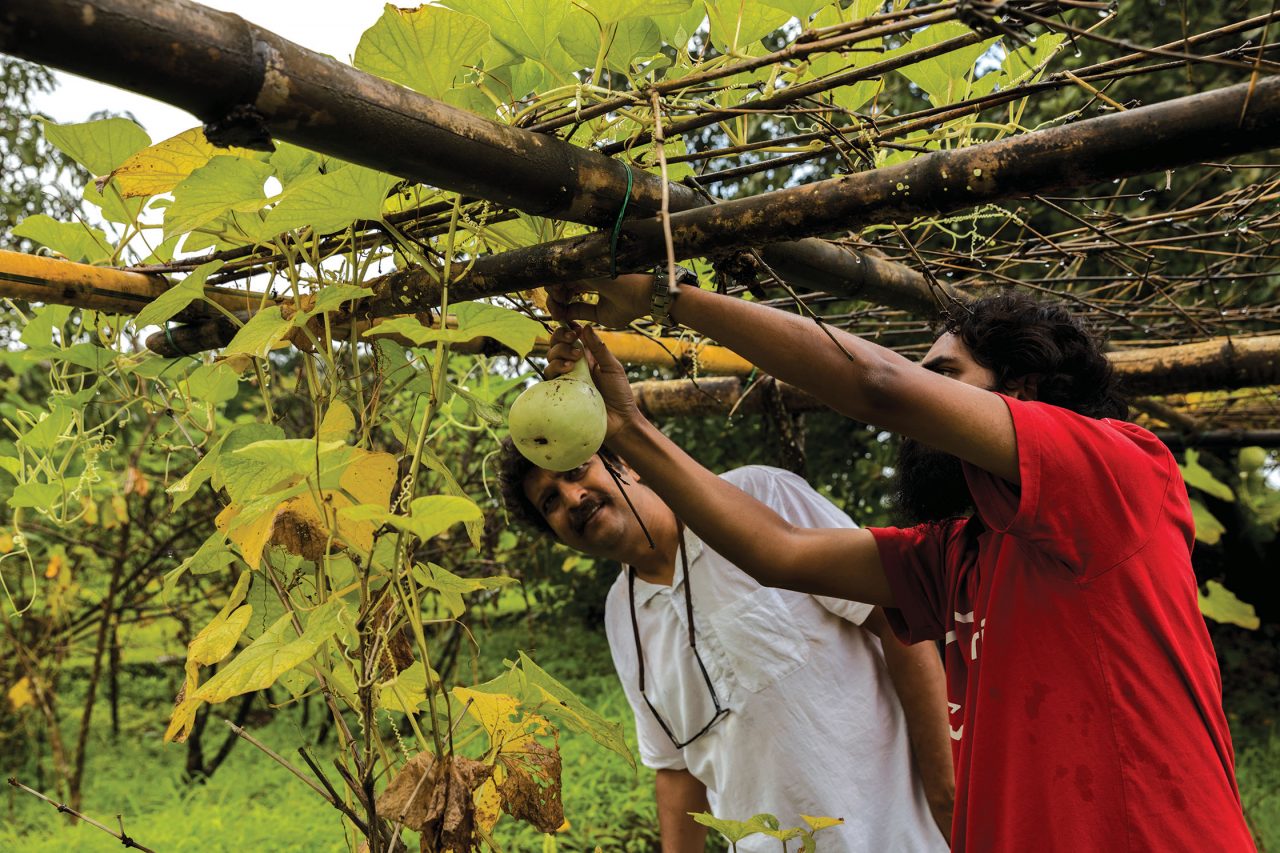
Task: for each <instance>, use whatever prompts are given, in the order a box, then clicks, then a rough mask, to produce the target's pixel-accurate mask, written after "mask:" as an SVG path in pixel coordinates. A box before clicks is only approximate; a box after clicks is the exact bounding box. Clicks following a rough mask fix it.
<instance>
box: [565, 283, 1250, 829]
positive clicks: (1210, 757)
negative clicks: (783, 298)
mask: <svg viewBox="0 0 1280 853" xmlns="http://www.w3.org/2000/svg"><path fill="white" fill-rule="evenodd" d="M669 286H670V287H671V288H673V294H674V303H672V302H671V301H670V300H669V299H668V298H667V297H666V296H665V294H664V293H663V292H662V291H663V288H655V287H654V284H653V279H652V277H650V276H639V275H637V276H623V277H621V278H619V279H615V280H612V281H607V282H606V281H599V280H597V281H590V282H578V283H575V284H573V285H561V286H557V287H552V288H550V289H549V293H550V300H549V305H550V307H551V309H552V311H553V313H554V314H556V315H557V316H559V317H561V318H563V319H585V320H591V321H594V322H600V323H603V324H605V325H610V326H623V325H626V324H627V323H628V322H630V321H631V320H632V319H634V318H635V317H637V316H640V315H642V314H644V313H646V312H647V311H649V309H650V304H651V293H652V292H655V291H656V293H657V295H658V297H659V298H657V299H653V301H652V305H653V309H654V313H656V314H659V315H661V314H663V313H667V312H669V313H670V316H671V317H673V318H675V319H678V320H679V322H681V323H683V324H684V325H686V326H689V327H691V328H693V329H696V330H697V331H699V332H701V333H703V334H704V335H706V336H708V337H710V338H713V339H715V340H717V341H719V342H720V343H722V344H724V345H726V346H728V347H730V348H731V349H733V350H735V351H736V352H738V353H739V354H741V355H743V356H744V357H746V358H747V359H748V360H750V361H751V362H752V363H754V364H756V365H759V366H760V368H761V369H763V370H765V371H766V372H768V373H770V374H772V375H773V376H775V377H777V378H778V379H781V380H783V381H785V382H788V383H790V384H793V385H796V386H799V387H801V388H803V389H805V390H806V391H808V392H810V393H811V394H813V395H815V396H816V397H818V398H819V399H820V400H822V401H823V402H824V403H826V404H827V405H829V406H830V407H831V408H833V409H835V410H837V411H839V412H841V413H843V414H845V415H848V416H849V417H851V418H854V419H856V420H859V421H864V422H867V423H872V424H875V425H877V426H879V427H882V428H884V429H887V430H890V431H892V432H897V433H899V434H901V435H903V436H904V437H905V438H904V441H903V455H902V458H901V460H900V470H899V472H898V479H899V494H898V503H899V505H900V506H901V507H902V508H903V509H904V510H906V511H908V512H910V513H912V514H914V516H915V519H914V520H915V521H919V522H921V523H919V524H917V525H916V526H913V527H909V528H905V529H899V528H882V529H869V530H856V529H854V530H850V529H842V530H814V529H804V528H797V527H794V526H792V525H790V524H788V523H787V522H785V521H784V520H782V519H781V518H780V517H779V516H778V515H777V514H776V513H774V512H773V511H772V510H770V509H769V508H768V507H765V506H764V505H763V504H760V503H759V502H758V501H755V500H754V499H753V498H751V497H750V496H748V495H746V494H745V493H743V492H741V491H739V490H738V489H736V488H735V487H734V486H732V485H731V484H729V483H727V482H725V481H724V480H722V479H720V478H718V477H716V476H715V475H714V474H712V473H711V472H709V471H707V470H706V469H704V468H702V467H701V466H699V465H698V464H697V463H696V462H694V461H693V460H692V459H691V458H689V457H688V455H687V454H685V453H684V452H683V451H681V450H680V449H679V448H678V447H676V446H675V445H674V444H673V443H672V442H671V441H670V440H669V439H667V438H666V437H665V436H664V435H663V434H662V433H661V432H660V431H658V430H657V429H656V428H655V427H654V426H653V425H652V424H650V423H649V422H648V421H647V420H645V419H644V418H643V416H641V415H640V414H639V412H638V410H637V409H636V406H635V402H634V400H633V399H632V396H631V391H630V385H629V384H628V383H627V379H626V375H625V373H624V372H623V370H622V366H621V365H620V364H619V363H618V361H617V360H616V359H615V358H614V357H613V356H612V354H610V353H609V352H608V350H607V349H605V347H604V346H603V345H602V344H601V343H600V340H599V338H598V337H596V335H595V334H594V332H593V331H592V330H591V329H590V328H589V327H587V328H584V329H581V330H576V329H575V330H562V331H560V332H558V333H557V336H556V344H555V345H554V346H553V347H552V350H551V352H550V353H549V354H548V355H549V359H550V362H549V373H551V374H553V375H554V374H559V373H563V372H565V371H567V370H568V369H569V368H570V367H571V366H572V363H573V362H574V361H576V360H577V358H579V357H581V356H580V353H579V351H578V350H575V348H574V346H573V341H574V339H575V338H579V337H580V338H581V340H582V341H583V342H584V343H585V344H586V347H587V350H588V352H589V354H590V356H589V357H590V359H591V361H592V362H593V368H592V375H593V378H594V379H595V382H596V385H597V386H598V387H599V388H600V390H601V392H602V394H603V396H604V398H605V402H606V404H607V406H608V412H609V438H608V442H609V445H610V447H612V448H613V449H614V450H616V451H617V452H619V453H621V454H622V455H623V456H624V457H625V458H626V459H627V460H628V461H630V463H631V464H632V467H633V468H635V470H636V471H637V472H638V473H639V474H640V475H641V477H643V478H644V480H645V481H646V482H647V483H648V485H649V487H650V488H651V489H653V490H654V491H655V492H657V493H658V494H659V495H660V496H661V497H662V498H663V499H664V500H665V501H666V502H667V504H668V505H670V506H671V507H672V509H674V510H675V512H676V515H677V516H678V517H679V518H681V519H682V520H683V521H684V522H685V524H687V525H688V527H689V528H690V529H691V530H693V531H694V532H695V533H697V534H698V536H700V537H701V538H702V539H703V540H704V541H705V542H707V543H708V544H709V545H711V547H712V548H714V549H715V550H716V551H718V552H720V553H722V554H724V555H725V556H726V557H727V558H729V559H730V560H731V561H732V562H733V563H735V564H736V565H738V566H739V567H740V568H742V569H743V570H744V571H746V572H747V573H749V574H751V575H753V576H754V577H755V578H756V579H757V580H759V581H760V582H762V583H765V584H769V585H772V586H780V587H787V588H791V589H796V590H801V591H804V592H810V593H814V594H818V595H831V596H843V597H845V598H850V599H854V600H858V601H865V602H868V603H871V604H879V605H883V606H884V607H886V609H887V611H886V612H887V613H888V614H889V617H890V620H891V622H892V623H893V625H894V628H895V630H896V631H897V632H898V633H899V635H900V636H901V637H902V638H903V639H904V640H907V641H911V642H916V641H922V640H935V641H941V642H943V643H944V649H945V659H946V670H947V681H948V694H949V695H948V698H949V708H950V719H951V737H952V745H953V751H954V755H955V759H956V804H955V818H954V824H953V828H952V844H953V849H955V850H974V851H995V850H999V851H1026V850H1037V851H1038V850H1073V851H1075V850H1106V851H1147V850H1197V851H1198V850H1206V849H1212V850H1215V851H1218V850H1221V851H1236V850H1252V849H1253V842H1252V840H1251V839H1250V836H1249V832H1248V829H1247V827H1246V825H1245V822H1244V816H1243V814H1242V812H1241V807H1240V798H1239V793H1238V791H1237V789H1236V784H1235V775H1234V766H1233V765H1234V762H1233V756H1232V749H1231V738H1230V734H1229V731H1228V729H1227V723H1226V719H1225V716H1224V714H1223V711H1222V704H1221V702H1222V689H1221V680H1220V676H1219V673H1218V668H1217V663H1216V660H1215V658H1214V654H1213V648H1212V646H1211V644H1210V641H1209V636H1208V632H1207V630H1206V628H1205V624H1204V620H1203V618H1202V617H1201V616H1200V612H1199V607H1198V604H1197V597H1196V581H1195V576H1194V574H1193V572H1192V569H1191V546H1192V541H1193V539H1194V528H1193V524H1192V520H1191V512H1190V508H1189V504H1188V499H1187V493H1186V489H1185V487H1184V486H1183V483H1182V480H1181V477H1180V476H1179V473H1178V470H1177V466H1176V465H1175V463H1174V460H1173V457H1172V456H1171V455H1170V453H1169V451H1168V450H1167V449H1166V448H1165V447H1164V445H1162V444H1161V443H1160V442H1159V441H1158V440H1157V439H1156V438H1155V436H1153V435H1152V434H1151V433H1149V432H1147V431H1146V430H1144V429H1142V428H1140V427H1138V426H1135V425H1133V424H1130V423H1126V422H1124V421H1123V420H1119V418H1123V417H1124V415H1125V414H1126V412H1127V407H1126V406H1125V404H1124V403H1123V401H1122V399H1121V398H1120V396H1119V395H1118V393H1117V392H1116V381H1115V378H1114V376H1113V375H1112V372H1111V368H1110V365H1109V362H1108V361H1107V359H1106V358H1105V356H1104V355H1103V353H1102V351H1101V348H1100V346H1099V345H1098V343H1097V341H1095V340H1094V339H1093V337H1092V336H1091V335H1090V334H1089V333H1088V332H1087V331H1086V330H1085V329H1084V328H1083V326H1082V325H1081V324H1080V323H1079V322H1078V321H1076V320H1075V319H1074V318H1072V317H1071V316H1070V314H1069V313H1068V312H1066V311H1065V310H1064V309H1062V308H1059V307H1055V306H1050V305H1045V304H1040V303H1037V302H1035V301H1034V300H1032V299H1030V298H1028V297H1025V296H1023V295H1020V294H1004V295H1000V296H994V297H988V298H986V299H982V300H978V301H976V302H973V303H969V304H968V305H966V306H962V307H960V308H957V309H956V310H955V312H954V314H953V316H952V318H951V319H950V321H949V322H948V326H947V330H946V332H945V333H944V334H943V335H942V336H940V337H939V338H938V340H937V341H936V342H935V343H934V346H933V347H932V348H931V349H930V351H929V353H928V355H926V357H925V360H924V362H923V363H922V364H921V365H916V364H913V363H911V362H909V361H907V360H906V359H904V358H902V357H901V356H899V355H897V354H895V353H893V352H892V351H890V350H887V349H885V348H883V347H880V346H878V345H876V344H873V343H871V342H870V341H866V340H863V339H861V338H858V337H855V336H853V335H849V334H847V333H844V332H841V331H839V330H835V329H830V328H826V329H824V328H820V327H819V326H818V325H817V324H815V323H813V322H812V321H810V320H807V319H805V318H803V317H800V316H797V315H792V314H787V313H785V312H782V311H777V310H774V309H770V308H766V307H763V306H760V305H756V304H753V303H749V302H746V301H743V300H739V299H733V298H730V297H724V296H720V295H718V294H715V293H712V292H709V291H704V290H700V289H697V288H695V287H688V286H686V287H678V286H677V285H674V284H672V285H669ZM584 291H594V292H597V293H598V294H599V301H598V303H597V304H588V303H582V302H576V301H573V299H572V297H573V296H574V295H575V294H577V293H580V292H584ZM657 319H659V320H663V319H666V318H665V317H662V316H658V317H657ZM957 380H958V381H957ZM832 566H843V567H845V568H844V570H842V571H839V572H832V571H831V567H832Z"/></svg>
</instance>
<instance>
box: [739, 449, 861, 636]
mask: <svg viewBox="0 0 1280 853" xmlns="http://www.w3.org/2000/svg"><path fill="white" fill-rule="evenodd" d="M724 479H726V480H728V481H729V482H730V483H733V484H734V485H735V486H737V487H738V488H739V489H742V490H743V491H744V492H746V493H747V494H749V495H751V496H752V497H753V498H755V499H756V500H758V501H760V502H761V503H763V504H765V505H766V506H768V507H769V508H770V509H772V510H773V511H774V512H776V513H777V514H778V515H780V516H782V517H783V518H785V519H786V520H787V521H788V522H790V523H791V524H794V525H796V526H797V527H814V528H824V527H825V528H835V527H857V526H858V525H857V523H856V522H854V520H853V519H852V518H850V517H849V516H848V515H846V514H845V513H843V512H842V511H841V510H840V508H839V507H837V506H836V505H835V504H833V503H831V501H829V500H827V499H826V498H824V497H823V496H822V495H820V494H818V492H817V491H816V490H815V489H814V488H813V486H810V485H809V484H808V483H807V482H805V480H804V478H803V477H800V476H799V475H797V474H793V473H792V472H790V471H784V470H782V469H781V468H770V467H769V466H767V465H748V466H746V467H743V468H737V469H735V470H733V471H729V472H728V473H726V474H724ZM837 568H838V567H836V566H833V567H832V570H833V571H835V570H836V569H837ZM813 599H814V600H815V601H817V602H818V603H819V604H821V605H822V606H823V607H824V608H826V609H827V610H829V611H830V612H832V613H834V614H835V615H836V616H839V617H840V618H841V619H846V620H848V621H850V622H852V623H853V624H855V625H861V624H862V623H863V622H865V621H866V619H867V617H868V616H870V615H871V611H872V610H873V609H875V608H873V607H872V605H870V604H866V603H864V602H861V601H850V600H849V599H846V598H831V597H828V596H825V595H815V596H813Z"/></svg>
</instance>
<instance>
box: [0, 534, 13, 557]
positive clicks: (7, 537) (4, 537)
mask: <svg viewBox="0 0 1280 853" xmlns="http://www.w3.org/2000/svg"><path fill="white" fill-rule="evenodd" d="M12 550H13V534H11V533H0V554H8V553H9V552H11V551H12Z"/></svg>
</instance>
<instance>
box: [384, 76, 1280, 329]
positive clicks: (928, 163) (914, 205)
mask: <svg viewBox="0 0 1280 853" xmlns="http://www.w3.org/2000/svg"><path fill="white" fill-rule="evenodd" d="M1277 145H1280V77H1265V78H1261V79H1259V80H1258V81H1257V83H1256V85H1254V84H1252V83H1241V84H1238V85H1235V86H1230V87H1227V88H1223V89H1218V90H1215V91H1211V92H1204V93H1201V94H1197V95H1189V96H1187V97H1182V98H1176V99H1174V100H1170V101H1164V102H1162V103H1158V104H1152V105H1150V106H1146V107H1140V108H1137V109H1132V110H1127V111H1125V112H1121V113H1115V114H1112V115H1108V116H1102V117H1099V118H1092V119H1088V120H1086V121H1080V122H1076V123H1074V124H1069V125H1064V126H1061V127H1055V128H1051V129H1048V130H1040V131H1035V132H1032V133H1025V134H1021V135H1019V136H1014V137H1011V138H1009V139H1004V140H1000V141H998V142H987V143H983V144H980V145H973V146H970V147H968V148H961V149H957V150H954V151H936V152H933V153H931V154H926V155H923V156H920V157H916V158H915V159H913V160H910V161H907V162H906V163H903V164H900V165H897V166H891V167H888V168H883V169H876V170H874V171H869V172H860V173H858V174H854V175H842V176H840V177H837V178H831V179H829V180H825V181H819V182H816V183H812V184H806V185H802V186H798V187H791V188H788V189H782V190H776V191H774V192H769V193H763V194H761V195H756V196H750V197H747V198H741V199H735V200H734V201H728V202H725V203H723V204H719V205H716V206H714V207H704V208H698V209H694V210H686V211H683V212H680V213H673V214H672V216H671V218H670V221H671V229H672V232H673V237H674V242H675V251H676V254H677V256H678V257H681V258H688V257H695V256H701V255H707V254H711V253H714V252H717V251H720V250H725V249H730V248H733V247H735V246H743V245H759V244H768V243H777V242H779V241H785V240H790V239H792V238H795V237H798V236H801V235H811V234H821V233H824V232H828V231H832V230H836V229H839V230H857V229H859V228H862V227H864V226H867V225H871V224H886V223H906V222H910V221H912V220H914V219H917V218H919V217H922V216H937V215H941V214H946V213H950V212H953V211H957V210H962V209H967V208H971V207H975V206H977V205H981V204H988V203H993V202H1001V201H1006V200H1008V199H1013V198H1022V197H1026V196H1031V195H1037V194H1041V193H1045V192H1050V191H1053V190H1060V189H1068V188H1077V187H1085V186H1090V185H1093V184H1097V183H1103V182H1107V181H1113V180H1117V179H1120V178H1126V177H1131V176H1133V175H1140V174H1145V173H1149V172H1159V171H1165V170H1167V169H1174V168H1178V167H1180V166H1185V165H1188V164H1192V163H1199V162H1202V161H1205V160H1212V159H1215V158H1224V157H1231V156H1235V155H1237V154H1244V153H1248V152H1252V151H1261V150H1266V149H1269V148H1273V147H1275V146H1277ZM665 251H666V246H665V240H664V237H663V230H662V222H661V221H660V219H659V218H658V217H652V218H648V219H643V220H636V221H631V222H628V223H625V224H624V225H623V226H622V229H621V236H620V239H619V242H618V252H617V261H618V267H619V269H625V270H635V269H641V268H644V267H645V266H646V265H648V264H650V263H653V262H654V261H655V260H657V259H658V258H661V257H663V256H664V253H665ZM864 262H865V259H864ZM609 266H610V251H609V238H608V235H604V234H600V233H596V234H587V235H583V236H580V237H573V238H570V239H567V240H559V241H556V242H553V243H543V244H541V245H538V246H530V247H528V248H523V249H516V250H513V251H510V252H504V253H502V254H498V255H489V256H486V257H483V258H479V259H478V260H477V261H476V263H475V264H474V266H473V267H472V268H471V270H470V272H469V273H468V274H467V275H465V276H463V277H462V278H461V279H459V280H458V281H457V282H455V283H453V284H452V285H450V295H451V297H452V298H462V299H475V298H479V297H481V296H485V295H494V294H496V293H500V292H511V291H515V290H525V289H528V288H530V287H535V286H537V285H540V284H546V283H548V282H555V281H570V280H574V279H579V278H587V277H592V276H599V275H603V274H605V273H606V272H607V271H608V269H609ZM376 289H382V290H386V291H387V292H388V298H389V299H390V300H391V304H396V303H397V302H398V304H402V305H431V304H434V303H435V302H436V301H438V289H439V288H438V285H437V284H436V283H435V281H434V278H433V277H432V276H431V275H430V274H428V273H425V272H421V271H404V272H402V273H399V274H396V275H393V276H389V277H387V279H386V280H385V281H383V282H380V283H379V286H378V288H376ZM886 304H887V303H886Z"/></svg>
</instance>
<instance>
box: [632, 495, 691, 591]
mask: <svg viewBox="0 0 1280 853" xmlns="http://www.w3.org/2000/svg"><path fill="white" fill-rule="evenodd" d="M664 509H665V512H661V513H654V514H653V515H654V516H656V518H653V520H652V521H651V522H650V524H649V535H650V536H652V537H653V547H652V548H650V547H649V542H648V540H646V539H645V538H644V533H640V534H639V537H640V541H639V542H638V543H637V546H636V547H635V548H633V549H632V553H631V554H630V555H629V556H628V558H627V559H625V560H623V562H625V563H626V564H627V565H629V566H631V567H632V568H633V569H635V570H636V576H637V577H639V578H640V579H641V580H645V581H648V582H649V583H656V584H662V585H663V586H670V585H671V584H672V582H673V581H674V580H675V574H676V549H677V548H678V547H679V545H680V528H679V526H678V525H677V523H676V517H675V514H674V513H673V512H671V510H670V509H666V508H665V507H664Z"/></svg>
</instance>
